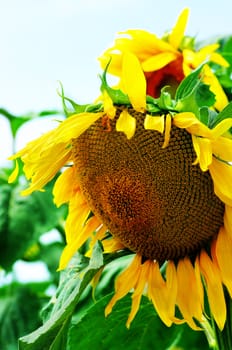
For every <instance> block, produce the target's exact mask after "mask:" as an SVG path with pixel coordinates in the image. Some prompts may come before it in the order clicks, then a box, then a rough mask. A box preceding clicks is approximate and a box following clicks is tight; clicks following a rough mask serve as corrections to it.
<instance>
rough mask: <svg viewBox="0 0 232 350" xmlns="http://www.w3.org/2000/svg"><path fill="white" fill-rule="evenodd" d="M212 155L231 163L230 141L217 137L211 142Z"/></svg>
mask: <svg viewBox="0 0 232 350" xmlns="http://www.w3.org/2000/svg"><path fill="white" fill-rule="evenodd" d="M212 150H213V154H214V155H215V156H216V157H217V158H219V159H222V160H224V161H227V162H232V140H231V139H227V138H226V137H218V138H217V139H216V140H214V141H213V142H212Z"/></svg>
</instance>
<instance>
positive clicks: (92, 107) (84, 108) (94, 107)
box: [58, 83, 102, 117]
mask: <svg viewBox="0 0 232 350" xmlns="http://www.w3.org/2000/svg"><path fill="white" fill-rule="evenodd" d="M60 87H61V92H59V91H58V94H59V96H60V97H61V99H62V105H63V109H64V113H65V115H66V117H69V116H71V115H73V114H75V113H76V114H79V113H84V112H89V113H94V112H99V111H101V110H102V103H96V104H84V105H80V104H78V103H76V102H74V101H73V100H72V99H71V98H69V97H66V96H65V95H64V89H63V85H62V84H61V83H60ZM66 102H69V104H70V105H71V107H72V109H70V108H68V106H67V103H66Z"/></svg>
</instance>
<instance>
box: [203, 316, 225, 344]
mask: <svg viewBox="0 0 232 350" xmlns="http://www.w3.org/2000/svg"><path fill="white" fill-rule="evenodd" d="M201 326H202V328H203V330H204V333H205V336H206V339H207V341H208V344H209V347H210V349H214V350H220V349H219V347H218V342H217V338H216V337H215V330H214V327H213V326H211V324H210V322H209V321H208V320H207V319H206V318H205V317H204V321H203V322H201Z"/></svg>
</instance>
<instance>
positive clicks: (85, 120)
mask: <svg viewBox="0 0 232 350" xmlns="http://www.w3.org/2000/svg"><path fill="white" fill-rule="evenodd" d="M102 115H103V113H102V112H99V113H80V114H74V115H72V116H71V117H68V118H67V119H65V120H64V121H63V122H62V123H61V124H60V125H59V126H58V127H57V128H56V129H55V130H53V131H54V134H53V137H52V140H51V142H52V143H56V144H57V143H68V142H70V140H71V139H75V138H77V137H79V136H80V135H81V134H82V133H83V132H84V131H85V130H87V129H88V128H89V127H90V125H92V124H93V123H94V122H95V121H97V120H98V119H99V118H100V117H102ZM48 144H49V142H48Z"/></svg>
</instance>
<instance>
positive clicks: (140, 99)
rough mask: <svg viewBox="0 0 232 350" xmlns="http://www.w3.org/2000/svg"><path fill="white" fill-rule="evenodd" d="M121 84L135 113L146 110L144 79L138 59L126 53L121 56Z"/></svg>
mask: <svg viewBox="0 0 232 350" xmlns="http://www.w3.org/2000/svg"><path fill="white" fill-rule="evenodd" d="M122 83H123V87H124V91H125V93H126V94H127V95H128V97H129V99H130V102H131V104H132V106H133V108H134V109H135V110H136V111H137V112H144V111H145V110H146V79H145V76H144V73H143V71H142V68H141V65H140V62H139V60H138V58H137V57H136V56H135V55H133V54H131V53H129V52H127V53H125V54H124V55H123V64H122Z"/></svg>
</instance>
